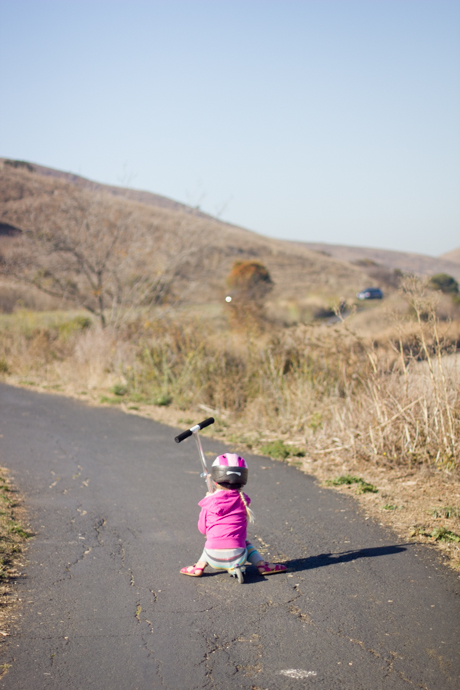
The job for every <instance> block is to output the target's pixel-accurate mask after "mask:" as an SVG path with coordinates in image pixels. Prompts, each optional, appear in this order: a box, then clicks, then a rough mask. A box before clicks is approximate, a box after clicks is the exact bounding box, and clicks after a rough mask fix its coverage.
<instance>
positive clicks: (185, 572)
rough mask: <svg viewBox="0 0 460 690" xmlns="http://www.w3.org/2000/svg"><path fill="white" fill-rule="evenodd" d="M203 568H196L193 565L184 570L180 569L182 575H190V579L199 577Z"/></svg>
mask: <svg viewBox="0 0 460 690" xmlns="http://www.w3.org/2000/svg"><path fill="white" fill-rule="evenodd" d="M203 570H204V568H197V567H196V563H195V564H194V565H189V566H187V567H186V568H182V569H181V574H182V575H190V577H201V576H202V575H203Z"/></svg>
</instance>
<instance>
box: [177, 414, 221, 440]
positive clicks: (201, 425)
mask: <svg viewBox="0 0 460 690" xmlns="http://www.w3.org/2000/svg"><path fill="white" fill-rule="evenodd" d="M211 424H214V417H208V418H207V419H205V420H204V422H200V423H199V424H196V425H195V426H192V428H191V429H187V431H183V432H182V433H181V434H179V436H176V438H175V439H174V440H175V442H176V443H180V442H181V441H183V440H184V439H186V438H188V437H189V436H191V435H192V434H193V432H194V431H198V430H201V429H205V428H206V427H207V426H210V425H211Z"/></svg>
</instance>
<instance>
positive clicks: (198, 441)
mask: <svg viewBox="0 0 460 690" xmlns="http://www.w3.org/2000/svg"><path fill="white" fill-rule="evenodd" d="M192 428H193V427H192ZM198 431H199V428H198V429H196V431H193V432H192V433H193V436H194V437H195V441H196V445H197V446H198V453H199V454H200V459H201V464H202V465H203V474H202V475H201V476H202V477H206V484H207V485H208V491H209V493H210V494H213V493H214V489H213V486H212V484H211V477H210V475H209V472H208V468H207V465H206V458H205V457H204V453H203V448H202V446H201V439H200V436H199V434H198Z"/></svg>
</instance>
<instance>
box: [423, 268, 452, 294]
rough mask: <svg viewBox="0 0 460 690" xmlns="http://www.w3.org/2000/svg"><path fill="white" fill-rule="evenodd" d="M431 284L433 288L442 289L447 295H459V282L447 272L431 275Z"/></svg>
mask: <svg viewBox="0 0 460 690" xmlns="http://www.w3.org/2000/svg"><path fill="white" fill-rule="evenodd" d="M429 285H430V287H431V288H432V289H433V290H441V292H443V293H444V294H447V295H458V283H457V281H456V280H455V278H453V277H452V276H450V275H448V274H447V273H436V275H434V276H431V278H430V281H429Z"/></svg>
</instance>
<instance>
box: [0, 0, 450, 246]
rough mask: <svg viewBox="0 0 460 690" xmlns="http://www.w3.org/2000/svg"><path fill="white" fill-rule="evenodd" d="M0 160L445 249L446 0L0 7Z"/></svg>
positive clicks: (255, 225) (348, 237)
mask: <svg viewBox="0 0 460 690" xmlns="http://www.w3.org/2000/svg"><path fill="white" fill-rule="evenodd" d="M0 92H1V94H2V108H1V114H0V155H2V156H6V157H9V158H17V159H22V160H29V161H32V162H36V163H41V164H43V165H48V166H51V167H55V168H59V169H62V170H67V171H72V172H76V173H79V174H81V175H83V176H85V177H89V178H91V179H94V180H97V181H100V182H106V183H109V184H122V185H129V186H132V187H135V188H139V189H147V190H150V191H153V192H156V193H158V194H163V195H165V196H168V197H171V198H174V199H177V200H179V201H183V202H185V203H190V204H193V205H197V204H199V205H200V207H201V208H202V209H203V210H205V211H207V212H209V213H212V214H214V215H215V214H220V216H221V217H222V218H223V219H224V220H228V221H230V222H233V223H235V224H238V225H241V226H243V227H246V228H248V229H251V230H255V231H256V232H259V233H262V234H265V235H270V236H273V237H280V238H283V239H297V240H304V241H312V242H319V241H322V242H331V243H336V244H350V245H362V246H371V247H381V248H387V249H398V250H404V251H418V252H421V253H427V254H432V255H438V254H441V253H443V252H446V251H449V250H450V249H454V248H456V247H458V246H460V2H458V1H455V2H452V1H450V0H302V1H300V0H276V1H272V0H245V1H244V2H243V1H242V0H231V1H230V0H206V1H203V0H187V1H181V2H175V1H174V0H162V1H161V2H159V1H155V0H151V1H149V2H147V1H145V2H142V1H141V0H132V1H131V2H127V1H124V2H121V1H118V2H117V1H116V0H110V1H109V0H91V1H89V0H78V1H77V0H60V1H56V0H53V1H47V0H34V1H30V0H29V1H26V0H14V1H13V0H0Z"/></svg>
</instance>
